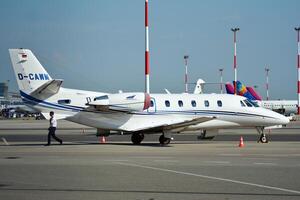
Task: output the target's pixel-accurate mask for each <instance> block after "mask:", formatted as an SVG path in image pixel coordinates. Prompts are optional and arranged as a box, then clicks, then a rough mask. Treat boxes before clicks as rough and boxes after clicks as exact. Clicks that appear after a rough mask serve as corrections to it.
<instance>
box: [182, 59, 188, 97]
mask: <svg viewBox="0 0 300 200" xmlns="http://www.w3.org/2000/svg"><path fill="white" fill-rule="evenodd" d="M183 58H184V63H185V75H184V84H185V91H184V92H185V93H188V92H189V88H188V58H189V56H188V55H185V56H183Z"/></svg>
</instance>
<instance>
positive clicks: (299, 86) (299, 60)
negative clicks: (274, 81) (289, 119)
mask: <svg viewBox="0 0 300 200" xmlns="http://www.w3.org/2000/svg"><path fill="white" fill-rule="evenodd" d="M295 31H297V43H298V55H297V68H298V81H297V93H298V115H300V34H299V32H300V27H296V28H295Z"/></svg>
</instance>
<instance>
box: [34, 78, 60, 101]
mask: <svg viewBox="0 0 300 200" xmlns="http://www.w3.org/2000/svg"><path fill="white" fill-rule="evenodd" d="M62 83H63V80H61V79H53V80H49V81H47V82H46V83H44V84H43V85H41V86H40V87H38V88H37V89H35V90H34V91H33V92H31V93H30V95H31V96H33V97H35V98H38V99H46V98H48V97H50V96H52V95H54V94H56V93H57V92H58V91H59V89H60V87H61V84H62Z"/></svg>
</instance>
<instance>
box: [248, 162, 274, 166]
mask: <svg viewBox="0 0 300 200" xmlns="http://www.w3.org/2000/svg"><path fill="white" fill-rule="evenodd" d="M253 164H254V165H277V164H276V163H262V162H255V163H253Z"/></svg>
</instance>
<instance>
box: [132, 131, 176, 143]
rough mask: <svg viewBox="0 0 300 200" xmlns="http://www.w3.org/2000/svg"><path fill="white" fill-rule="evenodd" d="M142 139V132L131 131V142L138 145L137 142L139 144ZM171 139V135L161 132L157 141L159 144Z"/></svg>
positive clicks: (168, 141)
mask: <svg viewBox="0 0 300 200" xmlns="http://www.w3.org/2000/svg"><path fill="white" fill-rule="evenodd" d="M167 136H168V135H167ZM143 140H144V133H139V132H135V133H132V135H131V141H132V143H133V144H135V145H139V144H141V142H142V141H143ZM171 140H172V138H171V137H166V135H165V134H162V135H161V136H160V137H159V143H160V144H161V145H167V144H170V142H171Z"/></svg>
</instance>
